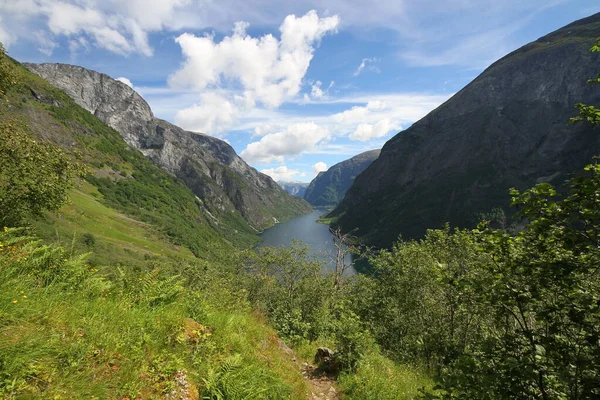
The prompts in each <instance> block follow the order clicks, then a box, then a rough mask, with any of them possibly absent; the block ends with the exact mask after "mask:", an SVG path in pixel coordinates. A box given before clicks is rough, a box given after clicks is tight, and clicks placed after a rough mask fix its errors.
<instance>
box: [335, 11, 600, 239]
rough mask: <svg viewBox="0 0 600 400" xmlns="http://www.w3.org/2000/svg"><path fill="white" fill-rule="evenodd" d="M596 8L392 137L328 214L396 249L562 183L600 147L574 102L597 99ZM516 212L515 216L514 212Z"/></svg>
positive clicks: (523, 50) (599, 138)
mask: <svg viewBox="0 0 600 400" xmlns="http://www.w3.org/2000/svg"><path fill="white" fill-rule="evenodd" d="M598 32H600V14H596V15H593V16H591V17H588V18H585V19H582V20H580V21H577V22H574V23H572V24H570V25H569V26H567V27H565V28H563V29H560V30H558V31H556V32H554V33H551V34H549V35H547V36H545V37H543V38H541V39H539V40H537V41H535V42H533V43H530V44H528V45H526V46H524V47H522V48H520V49H518V50H516V51H514V52H513V53H511V54H509V55H507V56H506V57H504V58H502V59H501V60H499V61H497V62H496V63H494V64H493V65H492V66H490V67H489V68H488V69H486V70H485V71H484V72H483V73H482V74H481V75H480V76H479V77H477V78H476V79H475V80H474V81H473V82H471V83H470V84H469V85H467V86H466V87H465V88H464V89H462V90H461V91H460V92H458V93H457V94H456V95H454V96H453V97H452V98H451V99H450V100H448V101H447V102H446V103H444V104H442V105H441V106H440V107H438V108H437V109H436V110H434V111H432V112H431V113H430V114H429V115H427V116H426V117H424V118H423V119H421V120H420V121H418V122H416V123H415V124H413V125H412V126H411V127H410V128H408V129H406V130H405V131H403V132H400V133H399V134H397V135H396V136H394V137H393V138H392V139H390V140H389V141H388V142H387V143H386V144H385V146H384V147H383V149H382V150H381V154H380V156H379V158H378V159H377V160H376V161H375V162H373V163H372V164H371V165H370V166H369V167H368V168H367V169H366V170H365V171H364V172H363V173H362V174H360V175H359V176H358V177H357V178H356V180H355V181H354V184H353V186H352V187H351V189H350V190H349V191H348V193H347V194H346V197H345V198H344V200H343V201H342V203H341V204H340V205H339V206H338V207H337V208H336V209H335V210H334V211H333V212H332V213H331V214H330V215H329V216H330V217H339V219H338V221H337V223H338V224H339V225H340V226H341V227H342V229H343V230H344V231H350V230H353V229H355V228H358V232H357V234H358V235H359V236H361V238H362V239H363V241H364V242H366V243H367V244H370V245H374V246H378V247H390V246H391V244H392V243H393V242H394V241H396V240H397V239H398V236H399V235H402V237H403V238H404V239H410V238H418V237H421V236H423V235H424V234H425V231H426V229H428V228H432V229H437V228H441V227H442V225H443V224H444V223H445V222H449V223H450V224H451V226H453V227H471V226H474V225H475V224H476V223H477V222H478V220H479V216H478V214H480V213H489V212H490V211H492V209H494V208H503V209H505V211H506V212H507V213H510V212H512V211H513V210H512V209H510V208H509V204H510V195H509V194H508V191H509V189H510V188H511V187H515V188H517V189H521V190H523V189H527V188H529V187H531V186H533V185H534V184H535V183H536V181H538V179H540V178H543V179H549V180H550V182H551V183H553V184H558V185H561V184H562V182H564V181H565V180H566V179H567V178H568V177H569V176H571V174H572V173H573V172H575V171H579V170H581V168H582V167H583V166H585V165H586V164H588V163H591V162H592V157H593V156H594V155H596V154H598V153H600V135H599V134H598V131H597V130H595V129H593V128H592V127H591V126H590V125H588V124H584V123H582V124H576V125H567V121H568V120H569V118H571V117H573V116H575V115H577V110H575V108H574V107H573V106H574V105H575V103H578V102H583V103H586V104H594V105H596V104H599V103H600V87H598V85H595V86H594V85H590V84H588V83H586V82H587V80H588V79H591V78H594V77H597V76H598V73H599V72H600V53H590V51H589V49H590V47H591V46H592V45H593V44H594V43H595V39H596V37H597V36H598ZM508 217H510V215H508Z"/></svg>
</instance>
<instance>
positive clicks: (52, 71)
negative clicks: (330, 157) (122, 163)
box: [25, 64, 310, 230]
mask: <svg viewBox="0 0 600 400" xmlns="http://www.w3.org/2000/svg"><path fill="white" fill-rule="evenodd" d="M25 66H26V67H27V68H29V69H30V70H31V71H33V72H35V73H36V74H38V75H39V76H41V77H42V78H44V79H45V80H47V81H48V82H50V83H51V84H53V85H54V86H56V87H58V88H59V89H62V90H63V91H65V92H66V93H67V94H68V95H69V96H71V97H72V98H73V99H74V100H75V102H76V103H77V104H79V105H80V106H81V107H83V108H84V109H86V110H87V111H89V112H90V113H92V114H94V115H95V116H96V117H98V118H99V119H100V120H102V121H103V122H105V123H106V124H107V125H109V126H111V127H112V128H114V129H115V130H116V131H118V132H119V133H120V134H121V136H122V137H123V138H124V139H125V141H126V142H127V143H128V144H129V145H130V146H131V147H133V148H135V149H137V150H139V151H141V152H142V153H143V154H144V155H145V156H146V157H148V158H149V159H150V160H151V161H152V162H153V163H154V164H156V165H157V166H159V167H161V168H163V169H164V170H166V171H168V172H169V173H171V174H173V175H175V176H177V177H179V178H181V179H182V180H183V181H184V182H185V183H186V185H187V186H188V187H189V188H190V189H192V191H193V192H194V193H195V194H196V196H197V197H198V198H199V199H200V200H201V201H202V203H203V204H204V206H205V207H206V208H207V210H208V211H209V213H210V215H213V216H214V217H215V218H216V219H217V220H221V223H223V221H226V220H230V219H231V214H232V213H234V214H236V213H239V215H241V216H242V217H243V218H244V219H245V220H246V221H247V223H248V224H249V226H250V227H251V228H253V229H255V230H263V229H265V228H268V227H270V226H272V225H273V224H274V222H275V221H282V220H286V219H288V218H291V217H294V216H297V215H301V214H304V213H307V212H309V211H310V206H309V205H308V204H307V203H306V202H304V201H303V200H302V199H299V198H297V197H294V196H290V195H289V194H288V193H286V192H285V191H284V190H282V189H281V188H280V187H279V185H277V184H276V183H275V181H273V179H271V178H270V177H268V176H267V175H264V174H262V173H260V172H258V171H257V170H256V169H254V168H252V167H250V166H249V165H248V164H246V162H244V160H242V159H241V158H240V157H239V156H238V155H237V154H236V152H235V151H234V150H233V148H232V147H231V146H230V145H229V144H227V143H225V142H224V141H222V140H219V139H216V138H214V137H212V136H208V135H205V134H202V133H194V132H188V131H185V130H183V129H181V128H179V127H177V126H175V125H173V124H170V123H169V122H167V121H163V120H161V119H158V118H155V117H154V115H153V113H152V110H151V109H150V106H149V105H148V103H146V101H145V100H144V99H143V98H142V97H141V96H140V95H139V94H138V93H137V92H136V91H135V90H133V89H132V88H130V87H129V86H127V85H125V84H123V83H122V82H119V81H117V80H115V79H112V78H110V77H109V76H107V75H104V74H101V73H98V72H95V71H91V70H87V69H85V68H82V67H77V66H73V65H65V64H25Z"/></svg>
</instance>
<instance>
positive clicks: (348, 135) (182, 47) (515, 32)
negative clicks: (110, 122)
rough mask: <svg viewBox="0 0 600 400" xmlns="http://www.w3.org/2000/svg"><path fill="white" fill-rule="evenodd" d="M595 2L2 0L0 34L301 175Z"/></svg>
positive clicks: (13, 48)
mask: <svg viewBox="0 0 600 400" xmlns="http://www.w3.org/2000/svg"><path fill="white" fill-rule="evenodd" d="M597 12H600V3H599V2H598V1H597V0H526V1H523V0H443V1H442V0H392V1H390V0H379V1H370V0H319V1H317V0H295V1H274V0H266V1H258V0H244V1H240V0H218V1H216V0H127V1H124V0H60V1H59V0H0V42H2V43H3V44H4V46H5V47H6V49H7V51H8V53H9V54H10V55H11V56H12V57H14V58H16V59H17V60H19V61H28V62H61V63H68V64H76V65H81V66H83V67H86V68H89V69H93V70H96V71H99V72H103V73H106V74H108V75H110V76H111V77H113V78H115V79H119V80H121V81H122V82H124V83H126V84H128V85H130V86H132V87H133V88H134V89H135V90H136V91H138V92H139V93H140V94H141V95H142V96H143V97H144V98H145V99H146V101H148V103H149V104H150V106H151V108H152V110H153V112H154V114H155V115H156V116H157V117H158V118H162V119H165V120H167V121H169V122H172V123H174V124H176V125H179V126H181V127H182V128H185V129H187V130H190V131H194V132H203V133H206V134H208V135H212V136H215V137H217V138H220V139H223V140H225V141H227V142H228V143H229V144H231V145H232V146H233V148H234V149H235V150H236V151H237V153H238V154H240V155H241V157H242V158H244V160H245V161H246V162H248V163H249V164H250V165H252V166H254V167H255V168H256V169H258V170H259V171H262V172H264V173H266V174H268V175H270V176H272V177H273V178H274V179H275V180H279V181H303V182H308V181H310V180H312V179H313V178H314V177H315V175H316V174H317V173H318V172H319V171H323V170H326V169H327V168H328V167H331V166H332V165H334V164H336V163H338V162H340V161H343V160H345V159H348V158H350V157H352V156H354V155H357V154H359V153H361V152H364V151H367V150H372V149H376V148H381V147H382V146H383V145H384V143H385V142H386V141H387V140H389V139H390V138H391V137H393V136H394V135H396V134H398V133H399V132H400V134H401V131H402V130H404V129H406V128H408V127H409V126H410V125H411V124H412V123H414V122H416V121H418V120H419V119H420V118H422V117H423V116H425V115H426V114H427V113H429V112H430V111H432V110H433V109H435V108H436V107H437V106H439V105H440V104H442V103H443V102H444V101H446V100H447V99H448V98H450V97H451V96H452V95H453V94H454V93H456V92H457V91H459V90H460V89H461V88H463V87H464V86H465V85H466V84H468V83H469V82H470V81H471V80H473V79H474V78H475V77H476V76H477V75H479V74H480V73H481V72H482V71H483V70H484V69H485V68H486V67H488V66H489V65H490V64H491V63H493V62H494V61H495V60H497V59H499V58H501V57H503V56H504V55H506V54H508V53H509V52H511V51H513V50H516V49H517V48H519V47H520V46H522V45H524V44H526V43H528V42H530V41H533V40H536V39H538V38H539V37H541V36H544V35H545V34H547V33H550V32H552V31H554V30H556V29H558V28H560V27H562V26H564V25H567V24H568V23H571V22H573V21H575V20H577V19H580V18H583V17H586V16H589V15H592V14H594V13H597ZM599 35H600V33H599Z"/></svg>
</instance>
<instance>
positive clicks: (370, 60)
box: [352, 58, 381, 77]
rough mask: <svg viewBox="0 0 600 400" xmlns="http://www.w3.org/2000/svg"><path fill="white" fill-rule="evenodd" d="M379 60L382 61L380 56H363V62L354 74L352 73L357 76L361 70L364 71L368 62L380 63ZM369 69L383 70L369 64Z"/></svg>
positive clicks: (374, 70)
mask: <svg viewBox="0 0 600 400" xmlns="http://www.w3.org/2000/svg"><path fill="white" fill-rule="evenodd" d="M379 61H381V60H380V59H379V58H363V59H362V62H361V63H360V65H359V66H358V68H357V69H356V71H354V74H352V75H353V76H354V77H357V76H359V75H360V74H361V72H363V70H364V69H365V68H366V67H367V63H371V64H375V63H378V62H379ZM367 69H368V70H369V71H373V72H377V73H379V72H381V70H380V69H379V68H377V67H375V66H373V65H371V66H369V67H368V68H367Z"/></svg>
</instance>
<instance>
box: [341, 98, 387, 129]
mask: <svg viewBox="0 0 600 400" xmlns="http://www.w3.org/2000/svg"><path fill="white" fill-rule="evenodd" d="M387 108H388V106H387V104H386V103H384V102H383V101H378V100H376V101H369V102H368V103H367V105H366V106H354V107H352V108H351V109H349V110H346V111H342V112H340V113H337V114H334V115H333V116H332V117H331V118H332V119H333V120H334V121H335V122H337V123H338V124H353V123H357V122H361V121H364V120H365V118H366V117H367V116H368V115H369V114H370V113H372V112H376V111H383V110H385V109H387Z"/></svg>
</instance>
